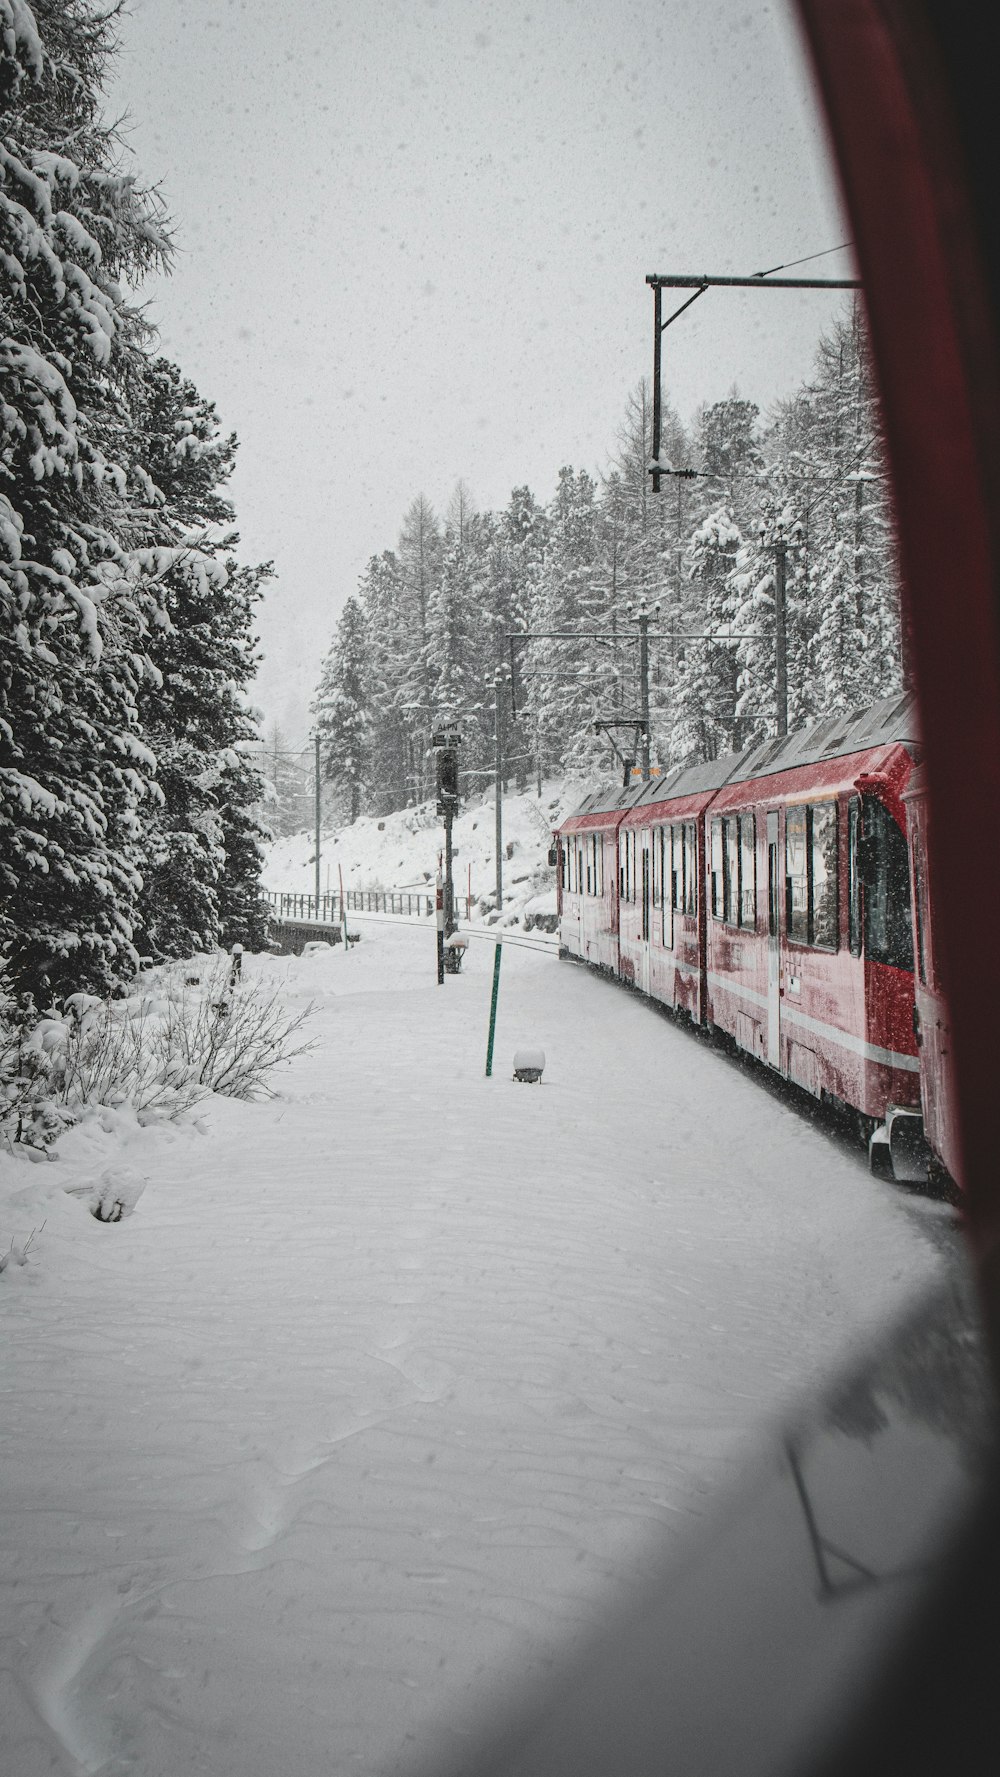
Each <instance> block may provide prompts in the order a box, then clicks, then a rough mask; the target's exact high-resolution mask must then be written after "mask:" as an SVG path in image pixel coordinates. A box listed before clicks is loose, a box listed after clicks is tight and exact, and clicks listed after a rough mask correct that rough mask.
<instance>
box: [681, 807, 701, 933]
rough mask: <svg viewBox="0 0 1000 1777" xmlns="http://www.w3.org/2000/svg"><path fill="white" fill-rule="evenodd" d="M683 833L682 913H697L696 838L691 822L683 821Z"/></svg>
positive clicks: (693, 825)
mask: <svg viewBox="0 0 1000 1777" xmlns="http://www.w3.org/2000/svg"><path fill="white" fill-rule="evenodd" d="M683 833H684V912H685V913H691V914H695V913H697V911H698V838H697V832H696V829H695V824H694V822H693V821H685V822H684V827H683Z"/></svg>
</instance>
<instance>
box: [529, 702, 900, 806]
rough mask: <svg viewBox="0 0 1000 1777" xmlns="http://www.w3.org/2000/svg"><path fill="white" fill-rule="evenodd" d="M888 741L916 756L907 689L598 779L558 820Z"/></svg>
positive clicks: (669, 798)
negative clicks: (714, 750)
mask: <svg viewBox="0 0 1000 1777" xmlns="http://www.w3.org/2000/svg"><path fill="white" fill-rule="evenodd" d="M893 743H895V744H897V745H899V746H903V747H906V748H907V750H908V751H909V752H910V753H912V754H913V755H914V757H916V756H917V753H918V748H919V745H920V730H919V727H918V725H917V713H916V705H915V703H914V700H913V698H912V697H911V696H910V695H909V693H907V692H897V693H896V694H895V696H893V697H883V698H881V699H880V701H879V702H878V703H874V704H869V705H867V706H866V707H865V708H864V709H858V710H847V711H841V712H840V713H839V714H838V715H836V716H825V717H824V718H823V720H822V721H820V722H814V723H812V724H811V726H810V727H808V728H800V729H797V730H796V731H795V733H794V734H783V735H781V736H779V737H778V738H776V739H772V740H764V741H758V742H757V743H756V744H755V745H754V746H752V747H748V748H747V749H746V751H745V752H742V753H728V754H726V755H724V756H723V757H722V758H720V759H710V760H708V761H705V762H702V763H700V764H696V765H678V766H675V767H674V769H673V770H672V771H669V772H667V773H666V774H665V775H664V776H662V777H655V778H652V779H650V781H649V782H648V783H642V782H641V781H640V782H639V783H638V784H630V785H628V787H627V788H626V787H623V786H621V785H613V784H612V785H608V784H603V785H601V786H599V787H598V788H597V789H595V790H591V791H590V793H589V795H587V796H586V797H585V798H584V800H583V801H582V802H581V803H580V804H579V806H578V807H576V808H574V809H573V810H572V811H571V813H570V814H569V815H567V816H566V817H565V818H564V820H563V821H562V822H561V823H560V824H561V826H568V825H569V824H570V823H571V822H576V821H577V820H581V819H584V818H585V817H587V816H590V817H593V816H595V815H612V816H617V817H618V819H619V820H621V819H622V817H624V816H625V815H626V814H628V813H629V811H630V810H631V809H634V808H642V807H650V806H651V805H653V804H656V803H660V802H674V801H679V800H681V799H682V798H686V797H689V796H690V797H697V796H711V795H712V794H713V793H714V792H715V791H717V790H721V789H723V788H724V786H725V785H727V784H738V783H745V782H746V781H747V780H748V779H751V778H756V777H771V776H772V775H773V774H774V773H776V772H780V771H794V770H795V769H796V767H800V766H803V765H818V764H820V763H821V762H822V761H823V760H826V759H839V758H844V757H846V756H847V755H849V754H852V753H866V752H870V751H871V750H872V749H873V748H875V747H885V746H891V745H892V744H893ZM588 824H592V823H588Z"/></svg>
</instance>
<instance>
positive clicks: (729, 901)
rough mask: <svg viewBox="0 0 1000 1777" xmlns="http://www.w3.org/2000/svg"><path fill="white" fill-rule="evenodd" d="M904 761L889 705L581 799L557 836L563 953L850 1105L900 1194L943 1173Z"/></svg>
mask: <svg viewBox="0 0 1000 1777" xmlns="http://www.w3.org/2000/svg"><path fill="white" fill-rule="evenodd" d="M918 756H919V741H918V736H917V730H916V724H915V716H914V708H913V703H912V701H911V699H909V698H908V697H894V698H887V699H885V700H883V701H882V702H881V703H878V704H876V705H874V707H872V708H871V709H867V710H861V711H855V712H852V713H851V714H850V715H847V716H844V715H840V716H834V717H830V718H829V719H828V720H826V721H824V722H820V723H818V724H816V725H815V726H813V727H810V728H808V729H804V730H802V731H801V732H799V733H796V734H789V735H786V736H784V737H783V738H781V739H778V740H770V741H765V742H763V743H762V744H761V745H758V746H756V747H753V748H751V749H750V750H749V751H747V752H744V753H741V754H738V755H736V756H733V757H730V758H724V759H718V760H714V761H713V762H711V763H710V764H707V765H697V766H692V767H681V768H679V769H678V770H675V771H673V772H672V773H670V774H669V775H668V776H666V777H663V778H657V779H653V780H652V781H651V782H649V783H642V782H639V783H637V784H636V785H634V786H632V787H629V788H627V789H622V790H618V791H615V790H611V791H605V792H603V793H602V792H601V791H597V792H595V793H593V794H592V795H591V796H589V797H588V799H587V800H586V801H585V802H584V803H583V805H582V806H581V807H580V808H579V809H577V810H576V812H575V813H573V814H572V815H570V816H569V817H568V818H567V819H566V820H565V821H564V822H563V823H562V826H561V827H560V828H559V829H558V832H557V834H556V844H557V859H558V865H559V869H558V882H559V907H560V916H561V917H560V932H561V946H560V948H561V954H563V955H565V956H569V957H574V958H577V959H580V960H582V961H584V962H587V963H590V964H591V965H592V966H595V967H597V968H600V969H602V970H605V971H606V972H608V973H609V974H612V975H614V976H616V977H617V978H619V979H621V980H623V981H626V982H629V983H630V984H631V985H632V986H634V987H635V988H637V989H638V990H640V991H641V992H642V993H644V994H648V995H649V997H650V998H651V999H653V1000H656V1001H657V1002H659V1003H660V1004H662V1005H665V1006H669V1007H670V1008H671V1009H672V1010H673V1011H675V1012H676V1013H679V1014H681V1015H682V1016H684V1017H686V1018H688V1019H690V1020H691V1021H692V1022H694V1023H696V1024H700V1025H704V1026H707V1027H711V1028H713V1029H715V1030H717V1031H720V1032H723V1033H725V1034H726V1035H727V1036H728V1037H729V1038H731V1039H732V1041H733V1042H734V1043H735V1044H736V1045H737V1046H738V1047H739V1048H740V1049H743V1050H745V1051H746V1053H747V1054H748V1055H751V1056H753V1057H754V1058H755V1059H756V1060H757V1061H759V1062H761V1063H762V1064H763V1065H765V1066H767V1067H770V1068H773V1069H774V1070H775V1071H776V1072H777V1073H779V1074H782V1075H783V1076H784V1077H785V1078H786V1079H789V1080H792V1081H794V1082H795V1083H796V1084H798V1085H799V1086H801V1087H804V1088H805V1090H806V1091H807V1092H810V1093H812V1094H813V1095H814V1096H815V1097H816V1098H819V1099H822V1100H824V1101H827V1102H828V1103H831V1104H836V1105H840V1106H846V1107H849V1108H850V1109H852V1110H853V1111H854V1112H856V1113H857V1116H858V1118H859V1120H860V1122H861V1125H862V1128H863V1129H864V1132H865V1134H866V1135H867V1137H868V1138H869V1153H870V1156H871V1161H872V1166H873V1168H874V1170H876V1171H878V1172H880V1173H882V1174H884V1175H885V1176H892V1177H895V1178H898V1179H901V1180H905V1181H909V1182H917V1181H921V1180H924V1179H926V1178H927V1177H928V1172H929V1170H931V1171H934V1170H938V1171H947V1172H949V1173H954V1172H955V1171H956V1170H957V1160H956V1157H955V1142H954V1140H953V1137H952V1133H951V1130H950V1124H949V1120H948V1109H947V1107H948V1105H949V1104H950V1103H951V1098H950V1094H949V1093H948V1091H947V1073H948V1058H947V1030H946V1020H945V1018H944V1015H943V1001H942V998H941V992H940V984H939V981H938V977H937V972H936V965H935V962H934V953H933V931H932V917H931V911H930V902H929V896H928V893H927V872H926V867H925V865H924V863H923V862H922V860H923V858H924V857H925V855H926V797H925V795H924V792H923V789H922V773H921V771H920V768H919V765H918ZM908 826H909V828H910V830H911V832H912V834H913V838H914V843H913V845H912V846H910V845H908V843H907V829H908ZM915 959H916V961H917V969H916V971H915V968H914V962H915ZM915 990H916V991H915ZM922 1100H923V1101H922Z"/></svg>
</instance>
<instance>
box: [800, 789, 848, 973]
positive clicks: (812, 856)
mask: <svg viewBox="0 0 1000 1777" xmlns="http://www.w3.org/2000/svg"><path fill="white" fill-rule="evenodd" d="M807 812H808V831H809V944H810V948H811V949H813V950H827V951H829V952H830V953H831V954H835V953H836V952H837V951H838V950H839V949H840V892H839V888H840V885H839V880H838V879H839V875H840V820H839V814H840V810H839V806H838V803H837V800H836V797H826V798H824V799H823V801H821V802H810V804H809V806H808V811H807ZM817 820H819V823H820V827H821V830H822V828H825V829H826V833H827V835H828V836H829V837H830V839H831V840H832V854H833V855H832V859H831V857H830V856H829V853H828V852H827V851H824V852H822V853H821V851H820V849H819V848H820V846H821V844H822V840H820V839H818V838H817ZM821 856H822V860H823V867H824V876H823V879H822V882H823V894H822V908H821V906H820V898H819V896H818V894H817V869H816V863H817V859H818V858H819V857H821ZM821 919H822V920H823V927H824V931H826V932H829V933H830V936H829V937H825V936H824V937H820V936H819V935H818V933H819V928H820V920H821Z"/></svg>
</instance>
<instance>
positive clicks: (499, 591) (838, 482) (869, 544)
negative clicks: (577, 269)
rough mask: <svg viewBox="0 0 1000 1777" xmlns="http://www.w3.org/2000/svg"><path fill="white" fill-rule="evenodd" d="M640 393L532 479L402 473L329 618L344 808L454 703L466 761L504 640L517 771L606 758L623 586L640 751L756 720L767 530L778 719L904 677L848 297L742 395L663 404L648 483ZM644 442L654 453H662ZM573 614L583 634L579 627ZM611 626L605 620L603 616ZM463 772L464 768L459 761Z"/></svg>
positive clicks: (623, 667) (475, 751) (403, 785)
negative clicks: (780, 582)
mask: <svg viewBox="0 0 1000 1777" xmlns="http://www.w3.org/2000/svg"><path fill="white" fill-rule="evenodd" d="M650 431H651V403H650V400H649V393H648V389H647V388H646V386H645V384H642V385H640V386H639V387H638V388H637V389H636V390H635V391H634V392H633V393H632V395H631V396H630V397H629V399H628V402H627V405H626V410H625V414H624V417H623V419H622V421H621V424H620V426H619V427H618V432H617V439H616V442H615V443H614V445H613V446H612V449H611V451H610V455H609V463H608V466H607V468H606V470H605V472H604V473H602V474H601V476H600V477H599V478H597V479H595V478H594V477H593V476H591V475H590V474H589V473H588V472H587V471H586V470H583V469H573V468H569V467H564V468H562V469H560V470H559V472H558V476H557V477H556V488H555V493H554V494H553V495H552V496H551V497H550V498H549V499H548V500H547V501H540V500H539V499H537V498H536V497H535V495H534V494H533V493H532V491H531V490H530V489H529V488H527V487H519V488H515V489H514V491H513V493H512V494H511V497H510V501H509V503H508V505H507V506H506V508H505V509H504V510H503V511H501V512H477V511H476V510H475V506H474V504H473V501H472V498H471V495H470V493H469V490H468V488H467V487H466V485H465V484H464V483H461V482H460V483H459V485H458V488H457V489H456V491H455V494H454V496H453V498H452V501H451V503H450V505H449V507H448V509H447V511H446V512H445V513H444V514H443V515H438V514H437V513H435V512H434V510H433V509H432V507H431V505H430V503H429V502H428V500H427V499H426V497H425V496H424V495H422V494H420V495H418V496H417V497H416V498H415V499H414V500H413V502H412V504H411V506H410V507H409V510H408V511H407V512H406V515H405V518H404V521H403V526H402V529H401V531H400V534H399V537H398V540H397V542H396V546H395V548H394V549H386V550H384V551H383V552H382V553H381V554H379V555H375V556H373V557H372V559H371V561H370V562H369V564H368V567H367V569H366V571H365V574H364V576H363V578H362V581H361V584H360V587H359V589H358V593H357V597H356V598H352V599H350V600H349V602H348V604H347V605H346V607H345V609H344V612H343V615H342V617H341V619H340V621H339V623H338V625H337V629H336V633H335V635H334V638H333V643H332V646H331V649H330V653H329V655H328V657H327V659H326V662H325V663H324V667H323V672H322V677H321V680H320V683H319V686H318V689H317V691H316V694H315V699H314V703H313V710H314V713H315V716H316V719H317V723H318V725H319V728H320V732H321V733H322V735H323V736H324V748H325V762H326V774H327V776H328V778H329V780H330V781H331V783H332V784H334V785H336V786H337V787H338V790H339V792H340V797H341V806H342V809H343V812H344V815H345V817H346V818H355V817H356V816H357V814H358V813H359V811H364V812H365V813H372V814H385V813H388V812H390V811H392V810H393V809H396V808H400V807H402V806H404V805H405V804H406V803H408V802H414V801H420V800H421V799H422V798H423V797H424V796H426V795H427V794H428V793H429V778H430V768H431V766H432V763H433V761H432V759H431V757H430V755H429V752H428V737H429V734H430V730H431V728H432V727H433V726H434V724H435V723H443V722H453V721H454V722H458V723H460V725H461V728H462V734H463V756H462V762H463V766H466V767H467V768H468V769H469V770H470V772H476V771H477V770H485V769H486V768H487V767H488V765H489V763H490V760H491V759H492V757H493V732H494V726H493V725H494V716H493V703H494V690H493V681H494V672H495V669H496V666H497V665H498V664H499V665H503V664H505V663H506V661H507V648H508V644H507V637H508V635H509V633H510V632H511V631H516V630H522V629H523V630H527V631H535V632H545V631H559V630H563V631H565V630H570V631H575V632H577V633H578V634H579V636H580V637H581V638H582V639H580V640H576V639H574V640H566V639H560V638H558V637H556V638H546V637H545V636H544V635H543V636H541V637H540V639H538V640H536V641H533V642H531V643H530V644H529V645H527V646H523V647H522V646H521V645H519V647H518V653H517V670H518V678H519V681H520V682H519V686H518V694H519V704H520V710H519V720H518V722H517V724H516V726H515V728H514V730H513V732H512V734H511V736H510V740H509V747H508V751H509V753H510V755H511V756H512V759H516V761H517V763H516V765H515V766H514V768H513V769H514V770H515V771H516V773H517V777H518V779H519V781H520V783H521V784H524V783H525V782H527V781H529V780H530V779H531V778H532V777H535V776H537V777H539V778H541V777H543V776H544V777H549V776H553V775H563V774H566V773H570V774H572V775H573V776H579V775H580V774H585V773H587V772H588V771H590V772H593V773H595V774H597V775H604V774H606V773H607V771H608V769H609V766H610V764H611V755H610V750H609V748H608V744H607V741H606V740H604V739H603V738H599V737H597V736H596V735H595V733H594V721H595V718H598V717H609V716H614V715H615V714H616V713H620V712H625V713H634V712H635V711H636V710H637V708H638V707H639V693H638V686H637V672H638V648H637V645H636V644H637V628H636V625H635V623H634V622H633V621H632V620H631V619H630V615H629V613H630V609H632V608H633V607H635V606H637V605H638V603H639V602H640V601H642V600H645V601H646V602H647V603H648V604H649V605H650V606H653V605H654V604H655V603H656V602H657V601H659V605H660V611H659V615H658V617H657V618H656V619H655V621H654V625H653V627H654V629H655V630H656V631H658V632H659V639H658V640H656V641H655V642H653V643H652V644H651V687H650V696H651V718H652V727H653V742H654V757H655V756H657V755H658V757H659V759H660V760H661V761H662V762H663V763H664V764H679V763H684V762H689V761H695V760H701V759H712V758H715V757H717V756H718V755H719V754H721V753H726V752H731V751H734V750H739V748H740V747H742V746H747V745H749V744H751V743H752V742H753V741H754V740H757V739H760V738H763V737H764V736H766V735H767V734H769V733H774V732H775V727H774V723H775V636H774V574H775V559H776V558H775V544H776V542H779V541H781V542H782V543H783V544H784V545H785V546H786V561H787V569H786V576H787V577H786V599H787V647H788V684H789V709H788V717H789V724H790V726H792V727H795V726H798V725H800V724H802V723H804V722H807V721H808V720H810V719H811V718H814V717H817V716H819V715H821V714H823V713H824V712H829V713H834V712H836V711H838V710H843V709H851V708H854V707H857V706H858V705H863V704H865V703H868V702H870V701H871V700H872V699H874V698H876V697H879V696H883V695H885V694H887V693H889V692H890V691H892V690H894V689H895V688H896V687H898V686H899V685H900V684H901V682H902V678H903V672H904V660H903V644H902V637H901V632H900V617H899V598H898V588H897V580H896V572H895V563H894V557H893V546H892V536H891V529H890V522H889V514H888V508H887V494H886V485H885V475H884V463H883V452H882V443H881V439H880V435H879V422H878V417H877V413H876V409H875V403H874V395H873V389H872V383H871V375H870V370H869V365H868V359H867V354H866V343H865V337H864V330H863V323H862V319H861V315H860V311H859V310H858V309H856V308H855V309H853V310H849V311H847V312H845V313H844V315H843V316H842V318H841V319H840V320H839V321H838V322H837V323H836V324H835V325H834V326H833V328H832V329H831V330H830V331H829V332H828V333H827V334H826V335H825V336H824V337H823V338H822V339H821V340H820V342H819V344H818V346H817V350H816V358H815V365H814V369H813V373H812V376H811V377H810V379H809V380H808V382H807V383H806V384H804V386H803V387H801V388H800V389H799V390H798V391H797V392H796V393H795V394H794V395H793V396H792V397H791V398H790V399H788V400H786V401H783V402H781V403H780V404H779V405H778V406H777V407H775V409H774V410H773V411H771V412H770V413H768V414H762V413H761V412H760V411H759V410H758V408H757V407H756V405H755V404H754V403H752V402H750V401H746V400H744V399H742V398H741V397H740V396H739V395H738V393H736V392H735V391H734V392H733V393H732V394H731V395H730V396H728V397H727V398H726V399H725V400H722V401H718V402H716V403H714V404H713V405H711V406H707V407H705V408H703V409H702V410H701V411H700V412H699V413H698V414H697V415H696V416H695V418H694V421H693V423H692V424H691V425H690V426H685V425H684V424H683V423H682V421H681V420H680V418H679V417H678V416H677V415H676V414H675V413H672V412H670V411H669V410H668V412H667V414H666V416H665V425H664V438H665V440H666V447H665V453H664V454H665V456H666V457H667V458H669V462H670V466H671V468H672V469H676V470H686V471H691V472H692V473H689V474H686V475H668V476H664V477H663V479H662V482H661V489H662V491H661V492H659V493H654V492H653V491H652V488H651V477H650V475H649V472H648V463H649V460H650ZM660 460H661V461H662V460H663V457H661V459H660ZM591 635H593V637H594V639H589V638H590V636H591ZM609 637H610V638H611V639H610V640H609V639H608V638H609ZM473 781H474V780H473Z"/></svg>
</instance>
